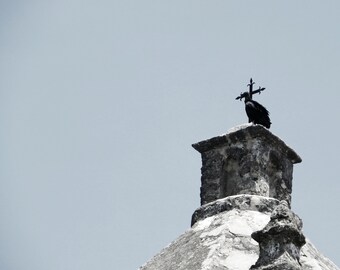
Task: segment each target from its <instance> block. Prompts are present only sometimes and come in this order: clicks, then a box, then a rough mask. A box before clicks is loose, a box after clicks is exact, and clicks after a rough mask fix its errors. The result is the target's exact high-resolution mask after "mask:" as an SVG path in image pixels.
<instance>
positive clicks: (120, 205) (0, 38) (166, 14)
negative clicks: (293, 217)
mask: <svg viewBox="0 0 340 270" xmlns="http://www.w3.org/2000/svg"><path fill="white" fill-rule="evenodd" d="M339 12H340V2H339V1H335V0H330V1H311V0H308V1H307V0H304V1H284V2H279V1H274V2H273V1H269V0H266V1H227V0H223V1H222V0H216V1H197V0H196V1H186V0H185V1H183V0H182V1H177V0H172V1H151V0H144V1H132V0H124V1H104V0H99V1H98V0H96V1H89V0H88V1H80V0H60V1H46V0H44V1H42V0H32V1H19V0H18V1H16V0H14V1H1V2H0V127H1V131H0V148H1V154H0V177H1V180H0V215H1V223H0V226H1V227H0V229H1V231H0V269H2V270H12V269H13V270H14V269H15V270H18V269H25V270H45V269H49V270H59V269H63V270H77V269H79V270H80V269H81V270H90V269H102V270H104V269H107V270H108V269H111V270H112V269H124V270H125V269H126V270H129V269H135V268H137V267H138V266H139V265H141V264H143V263H144V262H145V261H146V260H148V259H149V258H150V257H152V256H153V255H154V254H155V253H157V252H158V251H159V250H160V249H161V248H163V247H164V246H165V245H167V244H168V243H169V242H170V241H172V240H174V239H175V238H176V237H177V236H178V235H179V234H181V233H182V232H184V231H185V230H186V229H188V228H189V225H190V218H191V214H192V213H193V211H194V210H195V208H197V207H198V206H199V187H200V166H201V161H200V155H199V154H198V153H197V152H195V151H194V150H193V149H192V148H191V146H190V145H191V144H192V143H194V142H197V141H200V140H203V139H207V138H210V137H213V136H216V135H220V134H222V133H224V132H226V131H227V130H228V129H229V128H231V127H233V126H235V125H238V124H241V123H244V122H246V121H247V118H246V115H245V113H244V107H243V106H244V105H243V103H240V102H237V101H235V97H236V96H237V95H238V94H239V93H240V92H241V91H244V90H246V84H247V83H248V80H249V78H250V77H251V76H252V77H253V78H254V80H255V81H256V82H257V84H256V85H255V87H257V86H259V85H261V86H264V87H266V88H267V90H266V91H265V92H264V93H263V94H262V95H260V96H257V97H256V99H257V100H258V101H260V102H261V103H263V104H264V105H265V106H266V107H267V108H268V109H269V110H270V112H271V118H272V122H273V125H272V132H274V133H275V134H276V135H278V136H279V137H281V138H282V139H283V140H284V141H285V142H286V143H287V144H288V145H290V146H291V147H292V148H293V149H295V150H296V151H297V152H298V153H299V154H300V155H301V157H302V159H303V162H302V163H301V164H298V165H296V166H295V171H294V182H293V189H294V190H293V210H294V211H295V212H296V213H297V214H299V215H300V216H301V217H302V218H303V220H304V231H305V234H306V236H307V237H309V238H310V239H311V241H312V242H313V243H314V244H315V245H316V246H317V248H318V249H319V250H320V251H321V252H322V253H324V254H325V255H327V256H328V257H329V258H330V259H332V260H333V261H334V262H336V263H337V264H338V265H340V257H339V250H340V241H339V227H340V219H339V204H340V199H339V192H340V184H339V180H340V179H339V173H338V166H339V165H338V163H339V157H338V152H339V149H340V142H339V137H340V128H339V116H340V106H339V101H338V99H339V97H340V94H339V89H340V81H339V71H340V67H339V63H340V50H339V48H340V19H339Z"/></svg>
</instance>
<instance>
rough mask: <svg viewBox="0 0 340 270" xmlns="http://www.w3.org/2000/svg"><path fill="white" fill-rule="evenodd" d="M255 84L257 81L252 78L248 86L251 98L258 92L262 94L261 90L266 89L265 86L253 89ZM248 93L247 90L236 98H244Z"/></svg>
mask: <svg viewBox="0 0 340 270" xmlns="http://www.w3.org/2000/svg"><path fill="white" fill-rule="evenodd" d="M254 84H255V82H253V79H252V78H250V83H249V84H248V87H249V92H248V93H249V97H250V99H253V94H257V93H259V94H261V92H262V91H264V89H266V88H264V87H259V89H257V90H255V91H253V85H254ZM246 93H247V92H244V93H241V94H240V95H239V96H238V97H237V98H236V99H240V100H242V98H244V97H245V95H246Z"/></svg>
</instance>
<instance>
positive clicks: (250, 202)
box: [191, 194, 280, 226]
mask: <svg viewBox="0 0 340 270" xmlns="http://www.w3.org/2000/svg"><path fill="white" fill-rule="evenodd" d="M279 203H280V201H279V200H277V199H274V198H268V197H263V196H258V195H247V194H242V195H234V196H229V197H226V198H223V199H219V200H216V201H213V202H211V203H207V204H204V205H202V206H201V207H199V208H198V209H196V210H195V212H194V213H193V215H192V218H191V226H193V225H194V224H195V223H196V222H197V221H199V220H203V219H205V218H207V217H211V216H214V215H217V214H219V213H221V212H224V211H230V210H232V209H239V210H252V211H258V212H261V213H266V214H269V213H271V212H272V211H273V210H274V208H275V207H276V206H278V205H279Z"/></svg>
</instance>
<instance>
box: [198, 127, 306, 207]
mask: <svg viewBox="0 0 340 270" xmlns="http://www.w3.org/2000/svg"><path fill="white" fill-rule="evenodd" d="M193 147H194V148H195V149H196V150H197V151H199V152H200V153H201V155H202V169H201V172H202V177H201V182H202V185H201V205H204V204H206V203H209V202H212V201H215V200H218V199H221V198H224V197H227V196H232V195H237V194H251V195H260V196H265V197H272V198H275V199H278V200H285V201H287V203H288V204H289V205H290V202H291V192H292V178H293V176H292V174H293V164H294V163H298V162H301V158H300V157H299V156H298V155H297V154H296V153H295V152H294V150H292V149H291V148H289V147H288V146H287V145H286V144H285V143H284V142H283V141H282V140H281V139H279V138H278V137H277V136H275V135H273V134H272V133H271V132H270V131H269V130H268V129H266V128H264V127H263V126H261V125H246V126H241V127H240V128H239V129H235V130H233V131H232V132H230V133H227V134H226V135H223V136H218V137H214V138H212V139H209V140H206V141H202V142H199V143H196V144H193Z"/></svg>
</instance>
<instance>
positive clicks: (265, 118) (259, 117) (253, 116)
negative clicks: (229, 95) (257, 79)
mask: <svg viewBox="0 0 340 270" xmlns="http://www.w3.org/2000/svg"><path fill="white" fill-rule="evenodd" d="M243 95H244V104H245V106H246V113H247V115H248V118H249V123H250V122H253V123H254V124H260V125H262V126H265V127H266V128H268V129H269V128H270V125H271V122H270V118H269V112H268V110H267V109H266V108H265V107H263V106H262V105H261V104H260V103H258V102H256V101H255V100H252V99H251V98H250V96H249V93H247V92H245V93H243Z"/></svg>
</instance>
